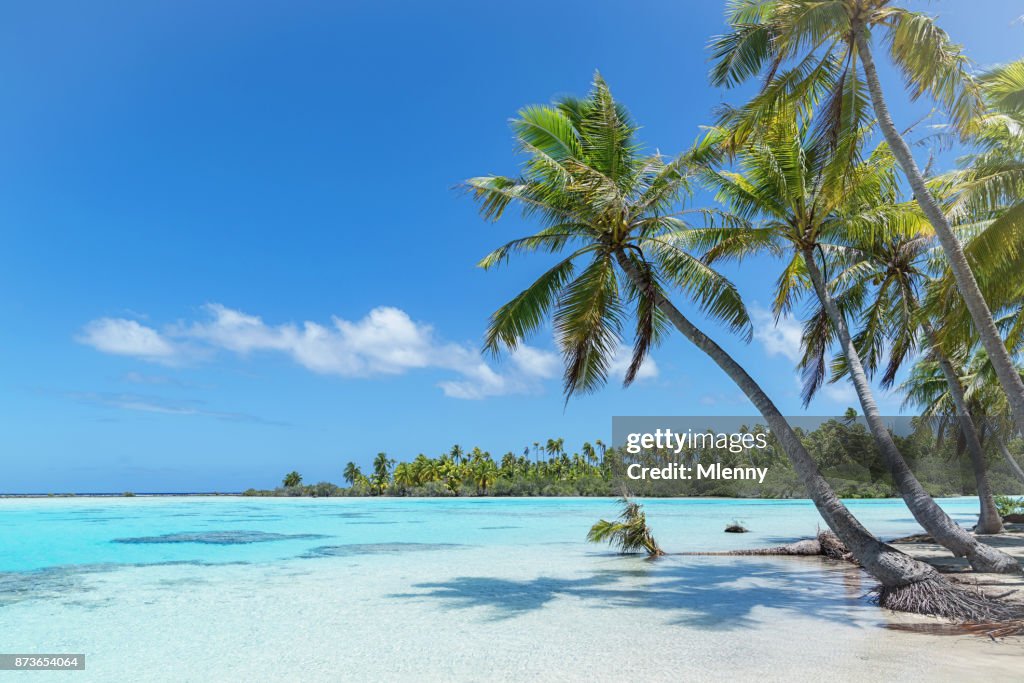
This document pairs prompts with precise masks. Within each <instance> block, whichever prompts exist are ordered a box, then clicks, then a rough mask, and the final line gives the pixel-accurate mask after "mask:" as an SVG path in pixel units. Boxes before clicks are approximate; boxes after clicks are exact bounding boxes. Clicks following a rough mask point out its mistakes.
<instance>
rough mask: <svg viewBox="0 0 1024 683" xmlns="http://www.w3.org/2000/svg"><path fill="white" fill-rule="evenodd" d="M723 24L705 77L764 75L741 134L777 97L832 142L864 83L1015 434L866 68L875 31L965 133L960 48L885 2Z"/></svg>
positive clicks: (1015, 389) (924, 198)
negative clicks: (816, 118)
mask: <svg viewBox="0 0 1024 683" xmlns="http://www.w3.org/2000/svg"><path fill="white" fill-rule="evenodd" d="M727 21H728V23H729V26H730V31H729V32H728V33H727V34H725V35H722V36H718V37H716V38H715V39H714V40H713V41H712V51H713V58H714V59H715V65H714V67H713V69H712V71H711V80H712V82H713V83H715V84H716V85H727V86H731V85H737V84H739V83H742V82H745V81H747V80H749V79H751V78H753V77H755V76H757V75H758V74H764V76H765V78H764V84H763V86H762V88H761V91H760V93H759V94H758V95H757V96H755V97H754V99H753V100H752V101H751V102H750V104H749V105H748V106H747V107H745V108H744V109H743V110H741V111H740V112H737V115H736V116H734V117H733V119H734V121H735V122H738V123H740V124H741V125H740V126H739V129H740V130H741V131H742V130H743V129H744V128H745V127H748V126H749V125H752V124H751V122H754V121H756V120H757V119H758V118H759V117H761V116H763V115H765V114H772V113H775V111H776V109H777V107H778V106H780V105H781V104H782V103H783V102H785V101H787V100H789V101H794V100H795V101H797V102H798V103H799V105H800V106H801V107H802V108H804V109H805V110H807V109H814V108H816V107H819V106H820V109H822V110H823V111H822V114H823V119H822V120H823V121H824V122H825V125H824V126H823V129H824V130H826V131H829V136H830V137H831V139H832V140H834V141H841V140H842V139H843V135H842V133H841V131H842V130H843V129H848V128H849V127H850V125H851V123H852V124H854V125H856V122H857V121H858V120H860V119H862V118H863V116H864V109H865V107H864V105H865V102H866V100H865V98H864V92H865V84H866V92H867V93H868V94H869V96H870V104H871V106H872V109H873V111H874V115H875V117H876V118H877V120H878V124H879V126H880V128H881V130H882V134H883V135H884V136H885V140H886V142H887V143H888V144H889V147H890V148H891V149H892V153H893V155H894V156H895V158H896V160H897V162H898V163H899V166H900V168H901V169H902V170H903V173H904V175H905V176H906V178H907V180H908V181H909V183H910V187H911V189H912V190H913V193H914V198H915V200H916V201H917V203H918V204H919V205H920V207H921V209H922V211H923V212H924V214H925V216H926V217H927V218H928V221H929V222H930V223H931V225H932V227H933V228H934V230H935V235H936V236H937V237H938V240H939V243H940V244H941V245H942V249H943V251H944V252H945V253H946V257H947V259H948V261H949V267H950V270H951V272H952V274H953V276H954V278H955V281H956V285H957V288H958V289H959V291H960V294H961V296H962V297H963V301H964V304H965V306H966V308H967V310H968V312H969V313H970V317H971V319H972V320H973V322H974V326H975V328H976V330H977V334H978V335H979V337H980V340H981V343H982V345H983V346H984V348H985V350H986V351H987V352H988V354H989V356H990V357H991V359H992V364H993V368H994V369H995V372H996V375H997V377H998V378H999V383H1000V384H1001V385H1002V387H1003V390H1004V391H1005V392H1006V394H1007V398H1008V400H1009V404H1010V408H1011V412H1012V415H1013V416H1014V420H1015V422H1016V424H1017V428H1018V429H1019V430H1022V431H1024V382H1021V378H1020V375H1018V374H1017V372H1016V370H1015V369H1014V365H1013V360H1012V358H1011V355H1010V353H1009V352H1008V351H1007V349H1006V347H1005V346H1004V344H1003V340H1002V337H1001V336H1000V335H999V331H998V330H997V328H996V325H995V322H994V320H993V316H992V312H991V310H990V309H989V305H988V303H987V302H986V301H985V298H984V296H983V295H982V292H981V289H980V288H979V286H978V282H977V280H976V279H975V276H974V273H973V272H972V270H971V267H970V264H969V262H968V259H967V257H966V255H965V254H964V249H963V247H962V245H961V243H960V241H959V240H958V239H957V236H956V235H955V233H954V232H953V229H952V227H951V225H950V221H949V219H948V218H947V217H946V215H945V214H944V213H943V211H942V208H941V207H940V206H939V203H938V202H937V201H936V199H935V197H934V196H933V194H932V193H931V191H930V190H929V188H928V186H927V184H926V182H925V177H924V174H923V173H922V172H921V169H920V168H919V167H918V165H917V162H916V161H915V160H914V156H913V154H911V151H910V147H909V145H908V144H907V142H906V140H904V138H903V136H902V135H901V134H900V132H899V131H898V130H897V128H896V124H895V123H894V122H893V119H892V116H891V115H890V113H889V108H888V104H887V103H886V100H885V97H884V94H883V92H882V86H881V83H880V81H879V78H878V71H877V68H876V66H875V60H874V54H873V51H872V37H873V35H872V34H873V32H874V31H877V32H878V33H881V34H882V35H883V37H884V39H885V41H886V43H887V44H888V47H889V55H890V57H891V59H892V61H893V63H894V65H895V66H896V67H897V68H898V69H899V71H900V72H901V73H902V75H903V79H904V81H905V82H906V84H907V87H908V88H909V90H910V94H911V97H912V98H914V99H916V98H918V97H921V96H922V95H929V96H931V97H932V98H934V99H935V100H936V101H937V102H938V103H939V104H941V105H942V106H943V107H944V108H945V109H946V110H947V113H948V115H949V117H950V119H951V121H952V123H953V124H954V126H956V127H957V128H958V129H959V130H960V131H961V132H964V133H966V132H968V131H969V130H970V129H971V127H972V125H973V123H974V122H975V121H976V120H977V118H978V116H979V115H980V113H981V112H982V111H983V108H984V102H983V98H982V95H981V92H980V90H979V88H978V85H977V83H976V82H975V80H974V79H973V78H972V77H971V75H970V74H969V73H968V64H967V58H966V57H965V56H964V55H963V53H962V52H961V49H960V46H958V45H956V44H954V43H952V41H951V40H950V38H949V36H948V35H947V34H946V32H945V31H943V30H942V29H941V28H939V27H938V26H937V25H936V23H935V20H934V19H933V18H932V17H930V16H928V15H925V14H921V13H918V12H911V11H909V10H907V9H905V8H902V7H898V6H896V5H895V4H894V3H893V2H892V1H891V0H733V1H732V2H731V3H730V6H729V10H728V12H727ZM861 71H863V76H862V75H861ZM840 148H841V145H840Z"/></svg>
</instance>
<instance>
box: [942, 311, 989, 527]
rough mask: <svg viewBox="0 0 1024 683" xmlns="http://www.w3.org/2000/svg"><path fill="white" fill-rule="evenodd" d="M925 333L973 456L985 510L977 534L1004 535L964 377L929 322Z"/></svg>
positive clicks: (982, 510) (981, 502) (976, 481)
mask: <svg viewBox="0 0 1024 683" xmlns="http://www.w3.org/2000/svg"><path fill="white" fill-rule="evenodd" d="M924 333H925V336H926V337H927V338H928V344H929V345H930V346H931V347H932V355H933V356H934V357H935V360H936V361H938V363H939V367H940V368H942V374H943V375H945V377H946V384H948V385H949V394H950V396H952V397H953V405H954V406H955V408H956V416H957V419H958V420H959V422H960V431H961V432H963V435H964V440H965V441H967V452H968V453H969V454H970V456H971V468H972V469H973V470H974V481H975V483H976V484H977V488H978V503H979V505H980V507H981V510H980V512H979V514H978V526H977V527H975V529H974V531H975V533H979V534H1001V533H1003V518H1002V517H1000V516H999V511H998V510H996V503H995V500H993V498H992V487H991V486H990V485H989V481H988V471H987V467H986V466H985V451H984V449H982V447H981V439H980V438H978V430H977V429H976V428H975V426H974V416H973V415H971V412H970V410H969V409H968V408H967V399H966V398H965V397H964V387H963V384H961V383H960V377H959V376H958V375H957V373H956V370H955V369H954V368H953V364H952V363H951V362H950V360H949V358H947V357H946V354H944V353H943V352H942V350H941V349H940V348H939V341H938V339H937V338H936V336H935V330H934V329H932V326H931V323H929V322H927V321H925V323H924Z"/></svg>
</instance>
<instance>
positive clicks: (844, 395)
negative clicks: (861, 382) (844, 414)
mask: <svg viewBox="0 0 1024 683" xmlns="http://www.w3.org/2000/svg"><path fill="white" fill-rule="evenodd" d="M821 393H823V394H824V395H825V398H827V399H828V400H830V401H832V402H833V403H839V404H842V405H843V407H844V408H850V407H859V406H860V399H858V398H857V390H856V389H854V388H853V385H852V384H850V382H849V381H847V380H845V379H842V380H840V381H838V382H836V383H835V384H826V385H825V386H823V387H822V388H821Z"/></svg>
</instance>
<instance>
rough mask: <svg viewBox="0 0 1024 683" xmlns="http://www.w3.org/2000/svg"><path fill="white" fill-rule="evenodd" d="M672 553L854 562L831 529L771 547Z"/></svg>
mask: <svg viewBox="0 0 1024 683" xmlns="http://www.w3.org/2000/svg"><path fill="white" fill-rule="evenodd" d="M673 555H703V556H707V555H712V556H737V555H743V556H754V555H775V556H790V557H813V556H816V555H817V556H822V557H827V558H829V559H832V560H846V561H848V562H854V563H856V562H855V560H854V558H853V555H852V554H851V553H850V551H849V550H847V549H846V546H845V545H843V542H842V541H840V540H839V537H838V536H836V535H835V534H834V533H832V532H831V531H819V532H818V535H817V537H815V538H806V539H804V540H802V541H796V542H794V543H787V544H786V545H777V546H773V547H771V548H753V549H747V550H726V551H721V552H702V553H673Z"/></svg>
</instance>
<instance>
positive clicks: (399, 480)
mask: <svg viewBox="0 0 1024 683" xmlns="http://www.w3.org/2000/svg"><path fill="white" fill-rule="evenodd" d="M394 482H395V488H396V489H398V490H399V491H401V492H403V493H404V492H405V491H406V490H407V489H409V488H411V487H412V486H415V485H416V481H415V477H414V471H413V467H412V463H408V462H400V463H398V464H397V465H395V473H394Z"/></svg>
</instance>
